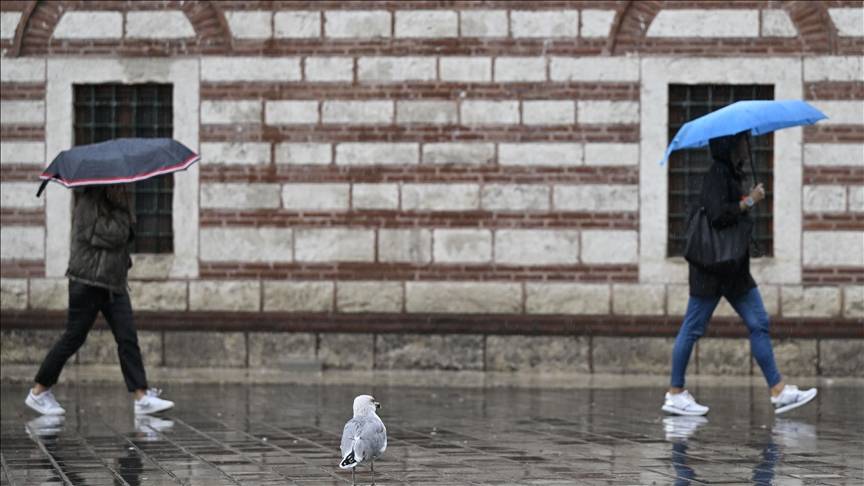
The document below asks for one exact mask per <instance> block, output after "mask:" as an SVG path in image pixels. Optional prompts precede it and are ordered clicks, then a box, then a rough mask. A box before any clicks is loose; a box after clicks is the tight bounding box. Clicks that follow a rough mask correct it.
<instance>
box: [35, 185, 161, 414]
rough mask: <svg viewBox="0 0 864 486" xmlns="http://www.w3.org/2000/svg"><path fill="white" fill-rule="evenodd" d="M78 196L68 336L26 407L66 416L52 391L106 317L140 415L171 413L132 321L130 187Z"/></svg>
mask: <svg viewBox="0 0 864 486" xmlns="http://www.w3.org/2000/svg"><path fill="white" fill-rule="evenodd" d="M77 196H78V197H77V198H76V200H77V202H76V205H75V210H74V213H73V216H72V245H71V252H70V256H69V268H68V270H67V271H66V276H67V277H69V312H68V318H67V321H66V331H65V332H64V333H63V335H62V336H61V337H60V339H59V340H58V341H57V343H55V344H54V347H52V348H51V350H50V351H49V352H48V355H47V356H45V360H44V361H43V362H42V366H41V367H40V368H39V372H38V373H37V374H36V380H35V381H36V383H35V385H34V386H33V388H32V389H31V390H30V393H29V394H28V395H27V399H26V400H25V403H26V404H27V406H29V407H30V408H32V409H33V410H35V411H37V412H39V413H41V414H46V415H58V414H63V413H65V410H64V409H63V407H61V406H60V404H59V403H58V402H57V400H56V399H55V398H54V394H53V393H52V392H51V387H52V386H54V384H55V383H57V380H58V378H59V377H60V372H61V371H62V370H63V366H64V365H65V364H66V361H67V360H68V359H69V358H70V357H71V356H72V355H73V354H75V353H76V352H77V351H78V349H79V348H80V347H81V346H82V345H83V344H84V341H85V340H86V339H87V334H88V333H89V332H90V329H91V328H92V327H93V323H94V322H95V320H96V316H97V314H98V313H99V312H101V313H102V315H103V316H104V317H105V320H106V321H107V322H108V325H109V326H110V327H111V332H112V333H113V334H114V340H115V341H116V343H117V354H118V357H119V358H120V369H121V371H122V372H123V379H124V380H125V381H126V388H127V389H128V390H129V392H130V393H132V394H133V395H134V399H135V400H134V402H135V403H134V410H135V413H136V414H148V413H156V412H160V411H162V410H167V409H169V408H171V407H173V406H174V403H173V402H171V401H168V400H163V399H161V398H159V397H158V395H159V392H158V391H157V390H155V389H150V388H148V386H147V377H146V375H145V373H144V363H143V362H142V360H141V350H140V349H139V347H138V333H137V331H136V330H135V322H134V320H133V319H132V304H131V302H130V300H129V293H128V292H127V283H126V276H127V272H128V270H129V267H130V266H131V265H132V260H131V258H130V257H129V243H130V242H131V241H132V239H133V238H134V230H133V221H134V217H133V215H132V212H131V210H130V205H129V201H128V198H127V194H126V189H125V186H123V185H113V186H108V187H101V186H93V187H87V188H85V189H84V190H83V191H81V192H79V193H78V195H77Z"/></svg>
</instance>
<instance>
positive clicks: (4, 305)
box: [0, 12, 27, 310]
mask: <svg viewBox="0 0 864 486" xmlns="http://www.w3.org/2000/svg"><path fill="white" fill-rule="evenodd" d="M4 13H5V12H4ZM26 308H27V279H26V278H0V309H3V310H24V309H26Z"/></svg>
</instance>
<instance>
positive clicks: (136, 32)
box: [126, 10, 195, 39]
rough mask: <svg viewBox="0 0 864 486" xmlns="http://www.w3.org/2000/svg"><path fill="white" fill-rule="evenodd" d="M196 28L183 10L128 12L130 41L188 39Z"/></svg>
mask: <svg viewBox="0 0 864 486" xmlns="http://www.w3.org/2000/svg"><path fill="white" fill-rule="evenodd" d="M192 37H195V28H194V27H192V23H191V22H189V17H187V16H186V14H185V13H184V12H183V11H181V10H159V11H157V10H146V11H145V10H139V11H128V12H126V38H128V39H188V38H192Z"/></svg>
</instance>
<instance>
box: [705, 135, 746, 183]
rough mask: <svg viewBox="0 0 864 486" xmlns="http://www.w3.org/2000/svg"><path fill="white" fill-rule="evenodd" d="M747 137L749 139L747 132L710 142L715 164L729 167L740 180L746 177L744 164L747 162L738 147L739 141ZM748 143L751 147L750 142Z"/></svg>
mask: <svg viewBox="0 0 864 486" xmlns="http://www.w3.org/2000/svg"><path fill="white" fill-rule="evenodd" d="M747 137H749V134H748V133H747V132H741V133H736V134H735V135H727V136H725V137H717V138H712V139H711V140H709V141H708V147H709V148H710V149H711V158H712V159H714V161H715V162H718V163H721V164H723V165H725V166H726V167H728V168H729V169H730V170H731V171H732V173H733V174H735V176H736V177H738V178H741V177H743V176H744V163H745V162H746V161H747V160H746V158H742V157H741V156H740V155H739V154H738V151H737V147H738V143H739V141H740V140H741V139H742V138H743V139H746V138H747ZM747 142H748V147H749V140H747ZM748 156H749V155H748Z"/></svg>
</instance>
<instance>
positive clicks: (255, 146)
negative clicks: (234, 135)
mask: <svg viewBox="0 0 864 486" xmlns="http://www.w3.org/2000/svg"><path fill="white" fill-rule="evenodd" d="M201 162H202V163H204V164H218V165H228V164H237V165H258V164H269V163H270V144H269V143H264V142H202V143H201Z"/></svg>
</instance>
